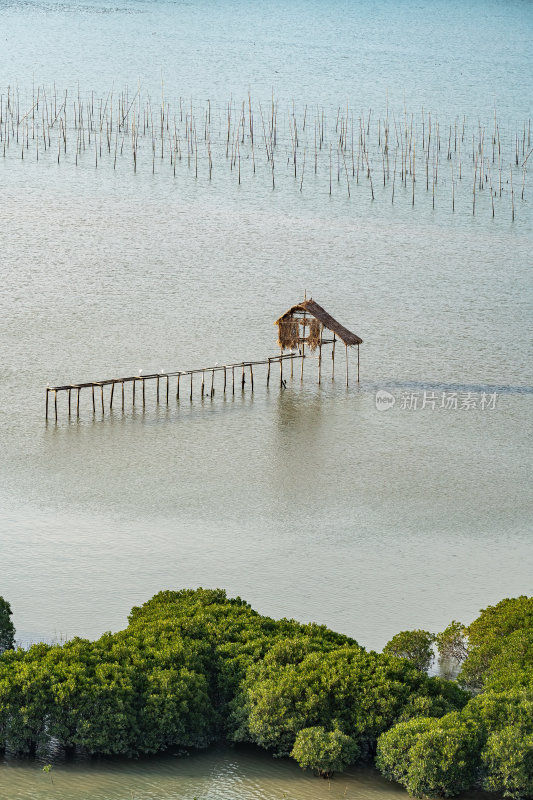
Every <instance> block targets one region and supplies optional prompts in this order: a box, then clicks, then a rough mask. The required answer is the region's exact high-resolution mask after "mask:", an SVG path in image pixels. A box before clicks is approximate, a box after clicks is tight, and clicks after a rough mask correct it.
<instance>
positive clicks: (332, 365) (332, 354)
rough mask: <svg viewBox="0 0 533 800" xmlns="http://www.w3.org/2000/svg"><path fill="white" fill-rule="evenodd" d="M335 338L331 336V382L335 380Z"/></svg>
mask: <svg viewBox="0 0 533 800" xmlns="http://www.w3.org/2000/svg"><path fill="white" fill-rule="evenodd" d="M336 341H337V337H336V336H335V334H333V347H332V348H331V380H332V381H334V380H335V342H336Z"/></svg>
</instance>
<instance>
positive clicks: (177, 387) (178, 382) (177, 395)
mask: <svg viewBox="0 0 533 800" xmlns="http://www.w3.org/2000/svg"><path fill="white" fill-rule="evenodd" d="M180 378H181V374H180V375H178V380H177V382H176V400H179V399H180Z"/></svg>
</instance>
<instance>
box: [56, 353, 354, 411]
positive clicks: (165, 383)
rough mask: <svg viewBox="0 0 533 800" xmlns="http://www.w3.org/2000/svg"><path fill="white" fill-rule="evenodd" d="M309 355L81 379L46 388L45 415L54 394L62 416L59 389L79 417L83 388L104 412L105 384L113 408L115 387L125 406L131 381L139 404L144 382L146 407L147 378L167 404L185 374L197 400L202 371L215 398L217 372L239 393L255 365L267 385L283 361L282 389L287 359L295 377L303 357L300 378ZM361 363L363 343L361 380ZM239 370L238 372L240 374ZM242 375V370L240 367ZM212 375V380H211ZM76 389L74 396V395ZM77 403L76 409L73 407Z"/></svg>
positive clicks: (204, 387)
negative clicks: (263, 370)
mask: <svg viewBox="0 0 533 800" xmlns="http://www.w3.org/2000/svg"><path fill="white" fill-rule="evenodd" d="M326 343H333V348H332V376H331V377H332V380H334V376H335V338H334V339H333V340H328V341H327V342H326V340H324V341H323V342H321V346H320V353H319V356H318V382H319V384H320V383H321V370H322V344H326ZM308 357H309V356H306V355H305V352H304V349H303V347H302V349H301V352H299V353H280V355H279V356H271V357H270V358H267V359H266V360H262V361H242V362H238V363H235V364H225V365H222V366H219V365H218V364H217V365H216V366H214V367H204V368H201V369H192V370H185V371H176V372H164V373H163V372H161V373H153V374H150V375H131V376H128V377H124V378H109V379H106V380H103V381H88V382H86V383H78V384H66V385H64V386H47V388H46V405H45V419H46V421H48V417H49V411H50V395H52V403H53V412H54V417H55V421H56V422H57V420H58V405H57V395H58V392H64V393H65V394H66V395H67V403H68V406H67V408H68V416H69V419H70V417H71V416H72V414H73V413H74V410H75V414H76V418H79V416H80V394H81V390H82V389H89V390H90V393H91V402H92V410H93V414H94V413H96V407H97V404H98V405H100V407H101V410H102V414H105V399H104V387H105V386H109V387H110V393H109V409H110V410H112V408H113V402H114V400H115V390H116V389H117V390H118V392H120V398H119V402H120V406H121V410H122V411H124V410H125V404H126V390H125V385H126V384H127V383H131V386H132V391H131V402H132V407H134V406H135V401H136V390H137V385H138V384H140V393H141V402H142V407H143V409H144V408H145V407H146V388H145V387H146V382H147V381H155V389H156V402H157V403H158V404H159V403H160V401H161V395H163V397H164V399H165V402H166V405H168V404H169V401H170V379H171V378H175V379H176V392H175V397H176V400H180V394H182V393H183V383H182V380H183V379H185V378H189V379H190V380H189V382H188V385H187V389H186V391H188V395H189V400H190V402H192V401H193V389H194V387H193V376H195V375H201V378H202V382H201V387H200V391H201V397H202V398H203V397H209V398H211V399H213V398H214V396H215V373H221V374H222V376H223V389H222V391H223V393H224V394H226V391H229V384H231V393H232V395H235V387H236V386H238V385H239V383H240V386H241V392H244V390H245V384H246V376H247V375H249V379H250V388H251V391H252V392H253V391H254V372H253V368H254V367H257V366H267V375H266V385H267V386H269V384H270V374H271V369H272V366H273V365H275V364H278V363H279V380H280V387H281V388H282V389H284V388H286V386H287V384H286V380H285V379H284V378H283V362H284V361H289V362H290V365H291V373H290V374H291V378H292V377H293V375H294V370H293V366H294V361H295V360H296V359H300V360H301V373H300V378H301V380H303V374H304V369H303V365H304V359H305V358H308ZM359 367H360V360H359V346H358V347H357V382H358V383H359ZM236 370H237V374H236ZM239 370H240V371H241V372H240V375H239V374H238V371H239ZM206 376H207V378H208V382H207V383H206ZM348 378H349V376H348V347H346V386H348ZM209 379H210V380H209ZM98 390H99V395H100V396H99V399H98V400H97V397H96V392H97V391H98ZM73 393H74V395H75V396H74V398H73ZM73 406H74V409H73Z"/></svg>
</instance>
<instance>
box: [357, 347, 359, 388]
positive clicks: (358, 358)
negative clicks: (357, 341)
mask: <svg viewBox="0 0 533 800" xmlns="http://www.w3.org/2000/svg"><path fill="white" fill-rule="evenodd" d="M357 383H359V345H357Z"/></svg>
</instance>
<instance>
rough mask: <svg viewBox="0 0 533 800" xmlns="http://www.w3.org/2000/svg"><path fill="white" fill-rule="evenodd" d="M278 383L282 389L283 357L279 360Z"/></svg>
mask: <svg viewBox="0 0 533 800" xmlns="http://www.w3.org/2000/svg"><path fill="white" fill-rule="evenodd" d="M279 385H280V386H281V388H282V389H283V359H282V358H280V360H279Z"/></svg>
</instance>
